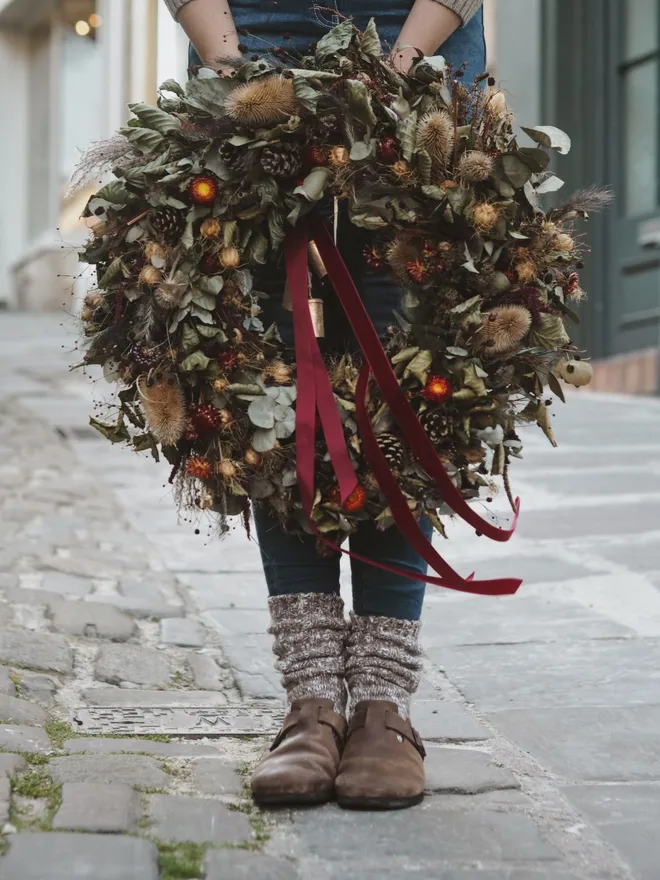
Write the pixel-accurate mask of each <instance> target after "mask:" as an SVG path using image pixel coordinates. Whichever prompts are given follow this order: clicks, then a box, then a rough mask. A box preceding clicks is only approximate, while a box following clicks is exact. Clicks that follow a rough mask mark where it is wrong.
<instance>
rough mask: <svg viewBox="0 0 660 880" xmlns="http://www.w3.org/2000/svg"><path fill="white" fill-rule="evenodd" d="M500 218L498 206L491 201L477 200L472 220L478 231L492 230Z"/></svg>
mask: <svg viewBox="0 0 660 880" xmlns="http://www.w3.org/2000/svg"><path fill="white" fill-rule="evenodd" d="M499 219H500V212H499V210H498V208H497V206H496V205H493V204H491V203H490V202H477V204H476V205H475V206H474V208H473V209H472V222H473V223H474V228H475V229H476V230H477V232H490V230H491V229H493V227H494V226H495V225H496V224H497V221H498V220H499Z"/></svg>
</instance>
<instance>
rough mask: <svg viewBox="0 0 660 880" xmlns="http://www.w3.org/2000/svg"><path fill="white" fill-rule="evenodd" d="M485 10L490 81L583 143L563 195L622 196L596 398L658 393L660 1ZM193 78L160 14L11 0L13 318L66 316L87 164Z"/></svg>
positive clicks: (157, 8) (2, 100)
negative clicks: (77, 184)
mask: <svg viewBox="0 0 660 880" xmlns="http://www.w3.org/2000/svg"><path fill="white" fill-rule="evenodd" d="M484 9H485V20H486V27H487V42H488V46H489V56H490V57H489V65H490V68H491V72H492V73H493V74H494V75H495V76H496V78H497V79H498V81H499V82H500V84H501V86H502V88H503V89H504V90H505V91H506V92H507V93H508V98H509V103H510V105H511V106H512V107H513V109H514V110H515V111H516V114H517V116H518V118H519V119H520V121H521V122H523V124H528V125H536V124H540V123H543V124H547V125H558V126H559V127H560V128H563V129H565V130H566V131H568V132H569V133H570V134H571V135H572V137H573V150H572V152H571V154H570V155H569V156H567V157H557V160H556V162H555V169H556V171H557V173H558V174H559V175H560V176H561V177H562V179H563V180H565V181H566V187H565V189H564V192H569V191H570V190H572V189H575V188H578V187H581V186H587V185H589V184H592V183H598V184H607V185H610V186H612V187H613V189H614V191H615V193H616V201H615V204H614V207H613V209H612V210H611V211H610V212H609V213H608V214H606V215H604V216H601V217H594V218H593V219H592V221H591V223H590V224H589V226H588V230H587V233H586V236H587V242H588V245H589V247H590V248H591V254H590V255H589V256H588V258H587V266H586V268H585V270H584V275H583V285H584V287H585V289H587V290H588V291H589V294H590V295H589V299H588V300H587V302H586V303H584V304H583V305H582V307H581V310H580V313H581V318H582V322H581V325H580V327H579V328H578V330H577V331H576V339H577V341H578V342H579V343H580V344H581V345H582V346H583V347H584V348H585V349H586V350H587V351H588V352H589V353H590V355H592V356H593V357H594V358H595V359H596V378H595V382H594V387H595V388H597V389H600V388H603V389H606V390H614V391H626V392H633V393H660V359H659V358H658V349H659V344H660V206H659V190H660V126H659V123H658V119H659V118H660V117H659V115H658V99H659V92H660V0H577V2H576V0H485V4H484ZM185 73H186V41H185V37H184V35H183V33H182V32H181V29H180V28H178V27H177V26H176V24H175V23H174V22H173V21H172V20H171V18H170V16H169V15H168V14H167V12H166V11H165V8H164V4H163V3H162V2H161V0H0V118H2V119H3V122H4V123H5V130H6V131H7V132H9V133H10V136H6V137H4V138H2V139H0V183H1V184H2V193H3V199H2V200H0V303H1V302H2V301H3V300H4V302H5V303H7V304H9V305H10V306H18V307H22V308H59V307H60V306H61V304H62V303H66V302H67V296H68V295H69V294H70V292H71V289H72V287H74V288H75V285H76V283H78V282H76V273H77V272H78V271H79V269H78V267H77V262H76V256H75V247H76V246H77V245H78V244H79V243H80V241H81V240H82V238H83V236H84V234H85V232H84V228H83V227H82V225H81V223H80V220H79V215H80V211H81V208H82V205H83V204H84V202H85V199H86V196H87V193H85V192H82V193H79V194H77V196H75V197H73V198H68V199H67V198H66V196H65V193H66V181H67V180H68V177H69V175H70V173H71V170H72V169H73V167H74V165H75V162H76V159H77V156H78V155H79V152H80V150H81V149H82V148H84V147H85V146H86V145H87V144H88V143H89V142H90V141H92V140H96V139H100V138H103V137H107V136H109V135H110V134H112V132H113V131H115V130H116V129H117V128H118V127H119V126H120V125H121V124H122V123H123V122H124V121H125V120H126V116H127V111H126V104H127V103H128V102H129V101H137V100H141V101H144V100H146V101H152V100H153V99H154V98H155V95H156V88H157V84H158V83H159V82H162V81H164V80H165V79H167V78H168V77H170V76H173V77H175V78H178V79H181V78H182V77H184V76H185ZM523 138H524V136H523ZM58 276H59V277H58Z"/></svg>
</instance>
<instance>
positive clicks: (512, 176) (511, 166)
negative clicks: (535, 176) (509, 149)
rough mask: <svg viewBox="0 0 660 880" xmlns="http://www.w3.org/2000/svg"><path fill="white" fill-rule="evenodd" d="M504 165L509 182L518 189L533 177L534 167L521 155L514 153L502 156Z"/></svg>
mask: <svg viewBox="0 0 660 880" xmlns="http://www.w3.org/2000/svg"><path fill="white" fill-rule="evenodd" d="M502 167H503V168H504V173H505V174H506V176H507V178H508V180H509V182H510V183H511V185H512V186H514V187H515V188H516V189H522V188H523V186H524V185H525V184H526V183H527V182H528V181H529V180H530V179H531V176H532V169H531V168H530V167H529V165H527V164H526V163H525V162H523V160H522V159H521V158H520V157H519V156H516V155H514V154H513V153H510V154H509V155H507V156H502Z"/></svg>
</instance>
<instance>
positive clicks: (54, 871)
mask: <svg viewBox="0 0 660 880" xmlns="http://www.w3.org/2000/svg"><path fill="white" fill-rule="evenodd" d="M46 871H47V873H45V872H46ZM0 880H158V850H157V849H156V847H155V846H154V845H153V843H149V841H147V840H139V839H138V838H136V837H120V838H116V837H108V836H107V835H102V834H48V833H45V834H29V833H28V834H18V835H15V836H14V837H12V838H11V842H10V846H9V853H8V854H7V855H6V856H4V857H3V858H2V859H1V860H0Z"/></svg>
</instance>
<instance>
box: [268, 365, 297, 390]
mask: <svg viewBox="0 0 660 880" xmlns="http://www.w3.org/2000/svg"><path fill="white" fill-rule="evenodd" d="M265 373H266V375H267V376H268V377H269V378H270V379H272V380H273V382H275V384H276V385H284V384H285V383H286V382H290V381H291V367H290V366H289V365H288V364H285V363H284V361H273V363H272V364H269V365H268V367H266V370H265Z"/></svg>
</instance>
